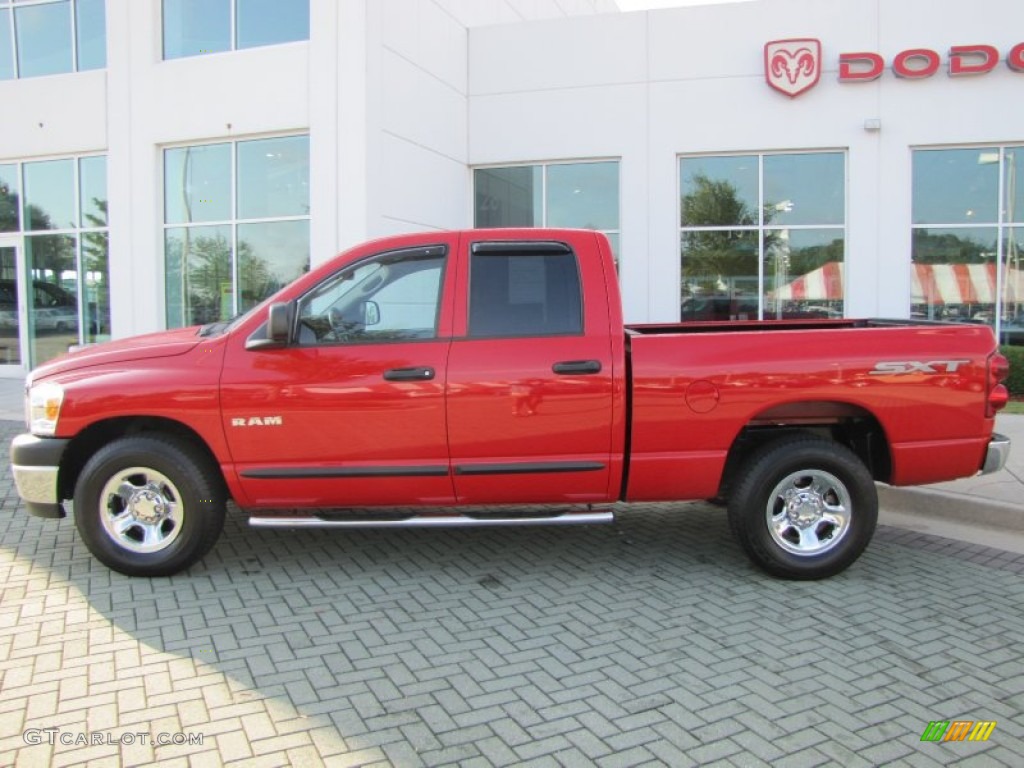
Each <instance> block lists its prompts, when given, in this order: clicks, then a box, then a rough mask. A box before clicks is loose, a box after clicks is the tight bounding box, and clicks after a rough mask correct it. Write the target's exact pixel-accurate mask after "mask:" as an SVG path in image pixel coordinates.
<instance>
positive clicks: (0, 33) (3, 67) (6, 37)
mask: <svg viewBox="0 0 1024 768" xmlns="http://www.w3.org/2000/svg"><path fill="white" fill-rule="evenodd" d="M13 78H14V44H13V41H12V40H11V12H10V11H8V10H0V80H11V79H13Z"/></svg>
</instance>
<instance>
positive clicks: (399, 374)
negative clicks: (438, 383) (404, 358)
mask: <svg viewBox="0 0 1024 768" xmlns="http://www.w3.org/2000/svg"><path fill="white" fill-rule="evenodd" d="M433 378H434V369H433V368H431V367H429V366H426V365H424V366H418V367H413V368H392V369H390V370H388V371H384V381H430V380H431V379H433Z"/></svg>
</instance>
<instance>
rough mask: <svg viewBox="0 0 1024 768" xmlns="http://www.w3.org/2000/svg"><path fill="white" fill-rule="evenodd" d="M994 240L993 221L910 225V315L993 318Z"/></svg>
mask: <svg viewBox="0 0 1024 768" xmlns="http://www.w3.org/2000/svg"><path fill="white" fill-rule="evenodd" d="M997 240H998V231H997V230H996V228H995V227H976V228H975V227H970V228H964V229H917V230H914V236H913V252H912V259H913V265H912V267H911V314H912V316H914V317H925V318H928V319H929V320H959V321H965V322H966V321H974V322H992V320H993V313H994V311H995V299H996V255H997V253H996V247H997Z"/></svg>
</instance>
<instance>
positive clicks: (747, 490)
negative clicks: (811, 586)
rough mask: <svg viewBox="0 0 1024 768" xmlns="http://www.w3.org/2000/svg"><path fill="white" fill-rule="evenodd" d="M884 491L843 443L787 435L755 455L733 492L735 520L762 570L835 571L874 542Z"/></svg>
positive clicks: (802, 574) (814, 574)
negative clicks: (879, 507)
mask: <svg viewBox="0 0 1024 768" xmlns="http://www.w3.org/2000/svg"><path fill="white" fill-rule="evenodd" d="M877 521H878V493H877V491H876V489H875V484H874V480H873V479H872V477H871V474H870V473H869V472H868V470H867V467H865V466H864V463H863V462H862V461H861V460H860V459H859V458H858V457H857V456H856V455H855V454H854V453H853V452H851V451H850V450H848V449H847V448H845V447H844V446H842V445H839V444H838V443H834V442H831V441H828V440H823V439H821V438H817V437H803V436H798V437H788V438H783V439H780V440H776V441H774V442H771V443H768V444H767V445H765V446H764V447H763V448H761V449H760V450H759V451H757V452H756V453H755V454H754V455H753V456H751V457H750V459H749V464H748V468H747V469H746V470H745V471H743V472H741V474H740V476H739V478H738V481H737V483H736V484H735V486H734V487H733V490H732V492H731V493H730V497H729V524H730V526H731V527H732V530H733V534H734V535H735V536H736V539H737V540H738V541H739V543H740V545H741V546H742V547H743V549H744V550H745V551H746V553H747V555H749V557H750V559H751V560H753V561H754V563H755V564H756V565H758V566H759V567H760V568H762V569H763V570H765V571H767V572H768V573H770V574H772V575H774V576H781V577H784V578H789V579H821V578H825V577H828V576H833V575H835V574H837V573H839V572H840V571H842V570H844V569H845V568H847V567H848V566H849V565H850V564H851V563H853V562H854V561H855V560H856V559H857V558H858V557H860V555H861V553H862V552H863V551H864V549H865V547H867V545H868V543H869V542H870V541H871V537H872V535H873V534H874V531H875V525H876V523H877Z"/></svg>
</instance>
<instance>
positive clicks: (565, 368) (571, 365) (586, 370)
mask: <svg viewBox="0 0 1024 768" xmlns="http://www.w3.org/2000/svg"><path fill="white" fill-rule="evenodd" d="M551 370H552V371H554V372H555V373H557V374H558V375H559V376H581V375H584V376H585V375H587V374H594V373H600V372H601V361H600V360H565V361H563V362H561V363H555V364H554V365H552V366H551Z"/></svg>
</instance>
